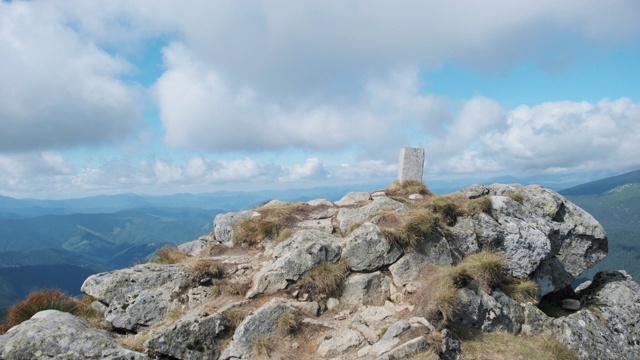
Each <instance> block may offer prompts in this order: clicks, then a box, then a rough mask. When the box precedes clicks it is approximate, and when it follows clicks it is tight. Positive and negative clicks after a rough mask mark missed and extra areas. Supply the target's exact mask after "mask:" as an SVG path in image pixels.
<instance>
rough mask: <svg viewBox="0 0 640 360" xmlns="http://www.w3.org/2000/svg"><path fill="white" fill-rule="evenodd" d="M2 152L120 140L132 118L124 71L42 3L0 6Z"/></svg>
mask: <svg viewBox="0 0 640 360" xmlns="http://www.w3.org/2000/svg"><path fill="white" fill-rule="evenodd" d="M0 54H2V55H1V56H2V63H1V64H0V78H2V82H1V83H0V126H1V127H2V131H0V152H13V151H30V150H39V149H43V150H44V149H55V148H69V147H72V146H76V145H94V144H96V143H105V142H110V141H114V140H118V139H120V138H122V137H123V136H125V135H127V134H128V133H129V132H130V131H131V129H132V123H133V122H134V121H135V120H136V117H137V108H138V105H137V99H136V97H137V95H136V90H135V89H134V88H133V87H131V86H128V85H126V84H124V83H123V82H122V81H120V80H118V77H119V76H120V75H121V74H122V73H123V72H125V71H127V70H128V67H129V65H128V63H127V62H126V61H125V60H123V59H121V58H118V57H116V56H113V55H110V54H109V53H107V52H105V51H104V50H101V49H100V48H98V47H97V46H95V45H94V44H93V43H92V42H91V41H89V40H87V39H84V38H83V36H82V35H81V34H79V33H77V32H75V31H74V30H73V28H72V27H71V26H68V24H65V19H64V17H63V16H62V14H60V13H59V12H57V11H56V10H53V9H51V8H49V7H48V6H41V4H40V3H39V2H14V3H4V2H3V3H0Z"/></svg>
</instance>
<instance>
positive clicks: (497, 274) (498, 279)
mask: <svg viewBox="0 0 640 360" xmlns="http://www.w3.org/2000/svg"><path fill="white" fill-rule="evenodd" d="M506 267H507V264H506V261H505V260H504V257H502V255H500V254H497V253H493V252H489V251H481V252H479V253H477V254H473V255H469V256H467V257H466V258H465V259H464V260H463V261H462V262H461V263H460V264H458V266H456V268H457V269H458V270H459V272H460V273H461V274H465V275H468V276H470V277H471V278H473V279H475V280H477V281H478V282H479V283H480V286H481V287H482V289H483V290H485V291H488V292H490V291H491V288H492V287H495V286H497V285H499V284H501V283H502V282H503V281H504V280H505V279H506Z"/></svg>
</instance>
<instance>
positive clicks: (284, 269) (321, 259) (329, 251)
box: [247, 230, 342, 297]
mask: <svg viewBox="0 0 640 360" xmlns="http://www.w3.org/2000/svg"><path fill="white" fill-rule="evenodd" d="M341 250H342V248H341V247H340V240H339V239H338V238H336V237H335V236H333V235H331V234H327V233H326V232H323V231H320V230H300V231H298V232H296V233H295V234H294V235H293V236H291V237H290V238H289V239H287V240H285V241H283V242H281V243H280V244H278V245H277V246H276V247H275V248H274V249H273V251H272V256H273V257H274V258H276V260H275V261H273V262H270V263H268V264H267V265H266V266H265V267H263V268H262V269H261V270H260V271H259V272H257V273H256V274H255V275H254V277H253V286H252V287H251V290H249V293H248V294H247V297H253V296H256V295H258V294H263V293H266V294H272V293H275V292H276V291H278V290H282V289H284V288H285V287H286V286H287V285H288V281H297V280H298V279H300V276H302V274H304V273H305V272H307V271H309V270H311V269H312V268H314V267H316V266H318V265H320V264H322V263H327V262H328V263H335V262H336V261H338V260H339V259H340V251H341Z"/></svg>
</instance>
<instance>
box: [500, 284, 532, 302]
mask: <svg viewBox="0 0 640 360" xmlns="http://www.w3.org/2000/svg"><path fill="white" fill-rule="evenodd" d="M500 289H501V290H502V291H503V292H504V293H505V294H506V295H507V296H508V297H510V298H512V299H513V300H515V301H518V302H522V303H525V302H537V300H538V294H539V291H540V290H539V287H538V284H537V283H536V282H535V281H533V280H524V281H522V280H518V279H515V278H507V279H505V280H504V281H503V282H502V284H500Z"/></svg>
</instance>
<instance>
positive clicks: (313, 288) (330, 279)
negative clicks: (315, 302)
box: [297, 260, 349, 298]
mask: <svg viewBox="0 0 640 360" xmlns="http://www.w3.org/2000/svg"><path fill="white" fill-rule="evenodd" d="M348 275H349V268H348V267H347V264H346V263H345V262H344V261H342V260H340V261H338V262H336V263H334V264H331V263H323V264H321V265H319V266H316V267H315V268H313V269H311V270H309V271H307V272H306V273H305V274H304V275H303V276H302V278H301V279H300V280H299V281H298V283H297V285H298V287H299V288H300V290H301V291H303V292H306V293H308V294H310V295H311V296H312V297H313V296H317V295H327V296H328V297H335V298H338V297H340V294H341V293H342V286H343V285H344V282H345V280H346V279H347V276H348Z"/></svg>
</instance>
